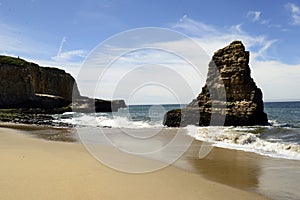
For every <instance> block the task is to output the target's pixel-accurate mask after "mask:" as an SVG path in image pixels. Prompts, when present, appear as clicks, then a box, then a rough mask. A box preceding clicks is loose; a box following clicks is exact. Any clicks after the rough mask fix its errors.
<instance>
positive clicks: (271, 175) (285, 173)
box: [173, 141, 300, 200]
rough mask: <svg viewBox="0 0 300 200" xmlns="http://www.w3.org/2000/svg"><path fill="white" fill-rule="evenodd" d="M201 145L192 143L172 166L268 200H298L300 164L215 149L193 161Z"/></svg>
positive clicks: (196, 142) (200, 143) (247, 153)
mask: <svg viewBox="0 0 300 200" xmlns="http://www.w3.org/2000/svg"><path fill="white" fill-rule="evenodd" d="M201 145H202V142H200V141H194V142H193V144H192V145H191V147H190V148H189V149H188V151H187V152H186V153H185V154H184V156H182V157H181V158H180V159H179V160H178V161H177V162H175V163H174V164H173V165H175V166H177V167H179V168H182V169H185V170H188V171H190V172H193V173H197V174H199V175H201V176H202V177H204V178H206V179H208V180H211V181H214V182H218V183H222V184H226V185H229V186H232V187H235V188H240V189H243V190H247V191H255V192H257V193H260V194H263V195H264V196H267V197H269V198H271V199H276V200H283V199H289V200H298V199H300V191H299V183H300V161H298V160H287V159H277V158H271V157H267V156H261V155H257V154H254V153H249V152H244V151H238V150H231V149H224V148H216V147H215V148H213V149H212V151H211V152H210V154H209V155H208V156H206V157H205V158H203V159H197V157H198V152H199V149H200V146H201Z"/></svg>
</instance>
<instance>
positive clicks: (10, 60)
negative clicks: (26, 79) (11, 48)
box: [0, 55, 28, 66]
mask: <svg viewBox="0 0 300 200" xmlns="http://www.w3.org/2000/svg"><path fill="white" fill-rule="evenodd" d="M0 64H9V65H16V66H24V65H26V64H28V62H27V61H25V60H23V59H21V58H15V57H10V56H3V55H0Z"/></svg>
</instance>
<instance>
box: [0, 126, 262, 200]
mask: <svg viewBox="0 0 300 200" xmlns="http://www.w3.org/2000/svg"><path fill="white" fill-rule="evenodd" d="M109 152H110V153H111V154H112V155H111V156H113V153H112V152H113V151H109ZM0 159H1V165H0V197H1V199H2V200H3V199H108V200H109V199H172V200H175V199H185V200H186V199H197V200H198V199H203V200H205V199H230V200H234V199H237V200H241V199H243V200H246V199H249V200H253V199H257V200H259V199H266V198H264V197H262V196H260V195H258V194H255V193H249V192H246V191H243V190H239V189H236V188H232V187H229V186H226V185H222V184H220V183H216V182H212V181H208V180H206V179H204V178H203V177H201V176H199V175H197V174H195V173H190V172H187V171H184V170H181V169H178V168H175V167H172V166H170V167H167V168H164V169H162V170H159V171H155V172H151V173H145V174H128V173H122V172H119V171H116V170H113V169H110V168H108V167H106V166H104V165H103V164H101V163H100V162H98V161H97V160H95V159H94V158H93V157H92V156H91V155H90V154H89V153H88V152H87V151H86V150H85V148H84V147H83V146H82V145H80V144H76V143H64V142H55V141H47V140H42V139H37V138H33V137H32V136H29V135H25V134H23V133H22V132H21V131H18V130H15V129H7V128H0ZM126 159H127V158H126V157H124V161H123V162H124V163H126V162H127V160H126ZM136 159H142V158H136ZM152 162H153V164H154V165H155V162H154V161H149V160H145V165H148V164H150V163H152Z"/></svg>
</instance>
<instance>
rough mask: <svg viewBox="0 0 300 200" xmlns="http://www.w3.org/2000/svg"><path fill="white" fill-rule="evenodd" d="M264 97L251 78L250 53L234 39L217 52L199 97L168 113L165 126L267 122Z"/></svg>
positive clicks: (256, 123)
mask: <svg viewBox="0 0 300 200" xmlns="http://www.w3.org/2000/svg"><path fill="white" fill-rule="evenodd" d="M262 96H263V95H262V91H261V90H260V89H259V88H258V87H257V86H256V84H255V82H254V80H253V79H252V78H251V72H250V68H249V52H248V51H245V47H244V45H243V43H242V42H241V41H234V42H232V43H231V44H230V45H228V46H226V47H224V48H223V49H220V50H218V51H217V52H215V53H214V55H213V57H212V60H211V61H210V63H209V68H208V74H207V79H206V84H205V86H204V87H203V88H202V91H201V93H200V94H199V95H198V97H197V98H196V99H194V100H193V101H192V102H191V103H190V104H188V105H187V106H186V107H185V108H183V109H176V110H171V111H169V112H167V113H166V115H165V119H164V125H166V126H170V127H182V126H187V125H198V126H209V125H218V126H222V125H224V126H252V125H267V124H268V119H267V115H266V113H264V105H263V100H262Z"/></svg>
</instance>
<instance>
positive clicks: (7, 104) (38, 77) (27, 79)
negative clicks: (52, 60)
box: [0, 56, 126, 114]
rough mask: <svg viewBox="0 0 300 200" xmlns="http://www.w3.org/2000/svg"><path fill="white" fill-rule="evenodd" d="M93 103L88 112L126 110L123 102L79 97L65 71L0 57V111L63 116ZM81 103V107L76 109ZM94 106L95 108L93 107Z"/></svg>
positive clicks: (74, 85) (73, 81)
mask: <svg viewBox="0 0 300 200" xmlns="http://www.w3.org/2000/svg"><path fill="white" fill-rule="evenodd" d="M74 99H75V101H76V102H77V104H76V105H77V107H83V106H85V103H86V102H87V101H88V102H90V103H93V106H91V105H90V106H89V107H94V108H95V109H94V110H90V111H91V112H95V111H96V112H112V111H116V110H117V109H118V108H122V107H126V105H125V103H124V101H123V100H119V101H118V100H116V101H105V100H100V99H91V98H88V97H82V96H81V95H80V93H79V90H78V87H77V84H76V81H75V79H74V78H73V77H72V76H71V75H70V74H68V73H66V72H65V71H64V70H61V69H57V68H51V67H40V66H39V65H37V64H34V63H30V62H27V61H25V60H22V59H19V58H13V57H9V56H0V109H7V108H21V111H22V112H24V113H30V114H34V113H62V112H65V111H71V103H72V101H73V100H74ZM79 102H81V103H82V104H84V105H79ZM94 105H95V106H94Z"/></svg>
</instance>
